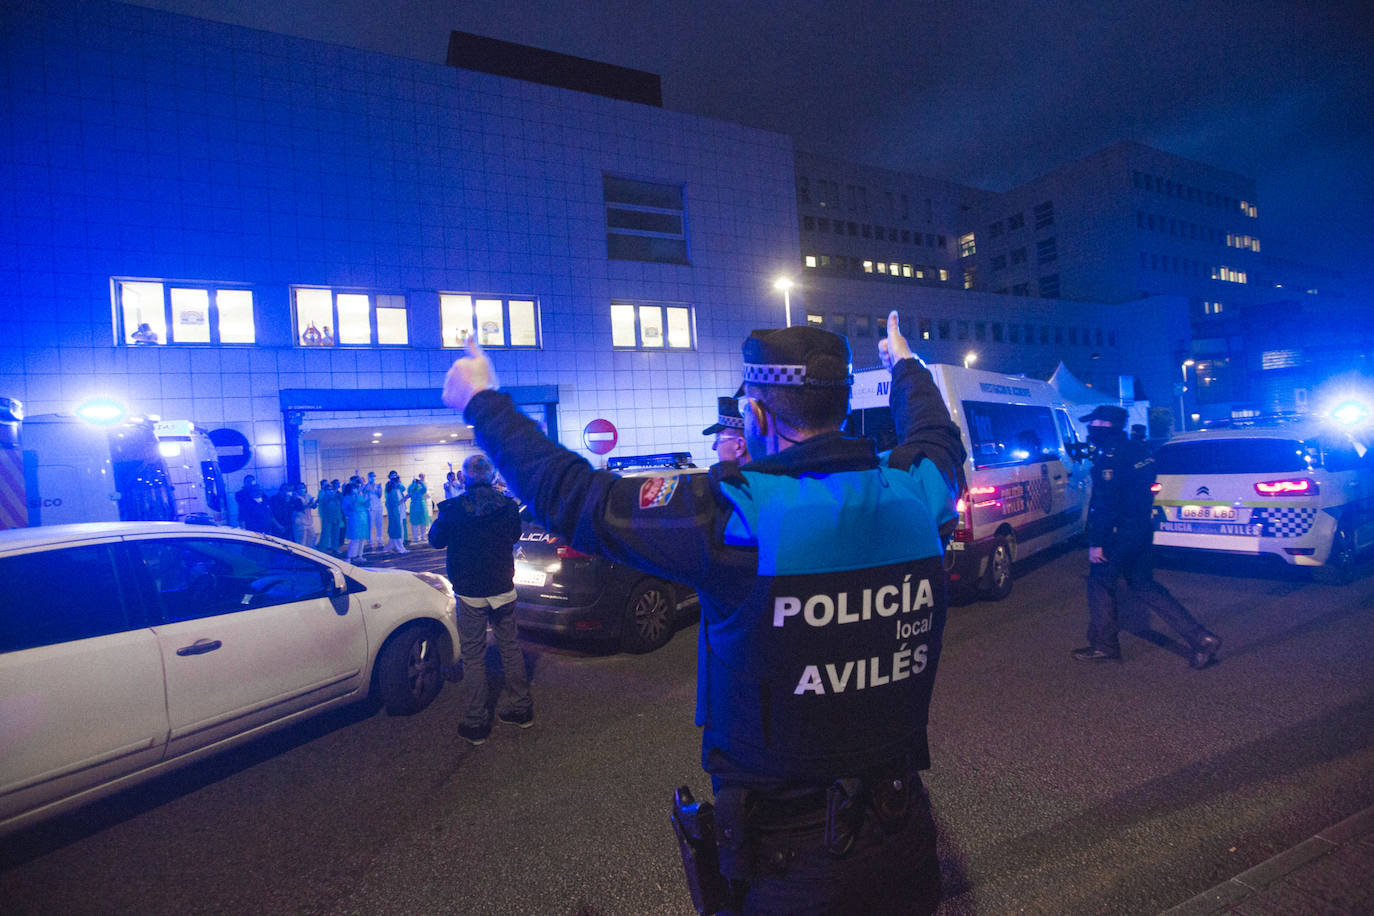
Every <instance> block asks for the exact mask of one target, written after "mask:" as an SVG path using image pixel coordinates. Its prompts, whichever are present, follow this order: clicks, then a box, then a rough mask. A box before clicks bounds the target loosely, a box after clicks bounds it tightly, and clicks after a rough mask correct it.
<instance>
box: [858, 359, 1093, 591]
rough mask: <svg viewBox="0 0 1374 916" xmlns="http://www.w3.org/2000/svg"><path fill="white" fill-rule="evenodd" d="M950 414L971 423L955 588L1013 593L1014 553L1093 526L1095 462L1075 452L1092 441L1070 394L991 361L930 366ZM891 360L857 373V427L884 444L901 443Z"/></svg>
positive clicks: (951, 554) (950, 564)
mask: <svg viewBox="0 0 1374 916" xmlns="http://www.w3.org/2000/svg"><path fill="white" fill-rule="evenodd" d="M929 369H930V372H931V375H933V376H934V377H935V384H936V386H937V387H938V388H939V389H940V393H941V394H942V395H943V396H944V399H945V404H946V405H947V406H948V407H949V412H950V415H951V416H952V417H953V418H954V422H955V423H956V424H957V425H958V426H959V429H960V430H961V431H962V432H963V439H964V448H965V449H966V450H967V451H968V458H967V460H966V461H965V462H964V468H963V477H964V480H963V481H962V482H961V483H962V485H963V492H962V493H961V494H960V498H959V504H958V509H959V522H958V526H957V527H956V528H955V530H954V536H953V538H952V539H951V540H950V542H949V544H948V545H947V546H948V550H947V551H946V553H945V567H946V569H947V570H948V571H949V578H950V588H951V589H952V590H953V591H955V592H956V593H960V592H962V593H965V594H968V593H972V592H979V593H981V594H983V595H986V596H988V597H991V598H999V599H1000V598H1005V597H1006V596H1007V595H1008V594H1010V593H1011V587H1012V563H1013V562H1014V561H1016V560H1018V559H1022V558H1025V557H1028V556H1030V555H1031V554H1034V553H1036V552H1038V551H1041V550H1044V549H1045V548H1047V547H1052V546H1054V545H1056V544H1060V543H1063V542H1064V541H1067V540H1069V539H1070V538H1072V537H1074V536H1075V535H1076V534H1078V533H1079V532H1080V531H1082V530H1083V523H1084V519H1085V517H1086V515H1087V507H1088V490H1089V485H1090V483H1091V475H1090V473H1089V471H1090V466H1089V465H1088V463H1087V462H1086V461H1083V460H1081V459H1076V458H1074V457H1073V452H1074V451H1076V448H1075V447H1076V446H1080V445H1082V442H1081V440H1080V438H1079V435H1078V432H1077V431H1076V429H1075V427H1074V424H1073V421H1072V417H1073V415H1074V413H1075V412H1076V411H1081V410H1082V409H1083V408H1082V407H1081V406H1078V405H1073V404H1070V403H1069V402H1067V401H1065V400H1064V399H1063V398H1062V397H1060V395H1059V393H1058V392H1057V391H1056V390H1055V389H1054V388H1053V387H1051V386H1050V384H1049V383H1048V382H1042V381H1040V380H1038V379H1030V378H1026V377H1024V376H1020V375H1003V374H1001V373H998V372H989V371H986V370H983V369H964V368H961V367H959V366H948V365H943V364H939V363H935V364H932V365H930V366H929ZM891 381H892V376H891V373H889V372H888V371H887V370H886V369H872V370H869V371H866V372H857V373H855V375H854V389H853V394H852V397H851V400H850V419H849V422H848V426H847V428H848V429H849V431H850V432H853V433H856V434H859V435H865V436H869V437H871V438H873V439H874V441H876V442H877V443H878V447H879V449H880V450H882V449H888V448H891V447H892V446H893V445H895V444H896V433H895V430H894V428H893V422H892V413H891V410H890V409H889V408H888V392H889V386H890V385H891Z"/></svg>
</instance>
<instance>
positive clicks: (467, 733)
mask: <svg viewBox="0 0 1374 916" xmlns="http://www.w3.org/2000/svg"><path fill="white" fill-rule="evenodd" d="M490 734H491V723H490V722H488V723H487V724H486V725H468V724H467V723H463V724H462V725H459V726H458V737H460V738H462V739H463V740H465V741H466V742H467V743H468V744H471V745H472V746H473V747H477V746H478V745H479V744H482V743H483V742H485V741H486V740H487V736H488V735H490Z"/></svg>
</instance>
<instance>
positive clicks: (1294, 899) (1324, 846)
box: [1160, 808, 1374, 916]
mask: <svg viewBox="0 0 1374 916" xmlns="http://www.w3.org/2000/svg"><path fill="white" fill-rule="evenodd" d="M1215 913H1235V914H1240V916H1301V914H1309V913H1310V914H1313V916H1316V914H1321V916H1369V914H1374V808H1366V809H1365V810H1363V811H1361V812H1359V813H1358V814H1355V815H1353V816H1351V817H1348V818H1346V819H1345V820H1343V821H1341V822H1340V823H1339V824H1337V825H1335V826H1334V827H1328V828H1327V829H1325V830H1323V831H1322V832H1321V833H1319V834H1317V835H1316V836H1314V837H1311V838H1310V839H1307V840H1304V841H1303V842H1301V843H1299V844H1298V845H1296V846H1294V847H1293V848H1292V849H1290V850H1288V851H1287V852H1281V853H1279V854H1278V855H1276V856H1274V857H1273V858H1272V859H1270V860H1269V861H1267V862H1261V863H1260V864H1259V865H1256V866H1255V867H1254V868H1252V869H1250V870H1249V871H1246V872H1242V873H1241V874H1239V875H1237V876H1236V877H1234V878H1232V879H1231V880H1230V881H1227V882H1226V883H1225V884H1218V885H1217V886H1216V887H1214V888H1212V889H1211V890H1209V891H1204V892H1203V893H1201V894H1198V895H1197V896H1196V897H1194V898H1193V899H1192V900H1188V901H1185V902H1183V903H1181V904H1179V905H1178V906H1176V907H1174V908H1173V909H1170V910H1166V911H1165V912H1164V913H1162V914H1160V916H1211V914H1215Z"/></svg>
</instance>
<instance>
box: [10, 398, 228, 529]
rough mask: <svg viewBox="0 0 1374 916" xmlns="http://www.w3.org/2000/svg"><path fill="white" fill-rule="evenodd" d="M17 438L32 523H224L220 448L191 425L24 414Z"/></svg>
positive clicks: (224, 505)
mask: <svg viewBox="0 0 1374 916" xmlns="http://www.w3.org/2000/svg"><path fill="white" fill-rule="evenodd" d="M19 435H20V439H21V442H22V451H23V462H24V485H25V490H26V502H27V505H28V522H29V524H30V525H61V524H75V523H80V522H106V521H109V522H113V521H179V520H182V519H185V518H189V517H192V516H196V517H199V518H202V519H204V520H208V521H224V520H225V510H226V508H227V506H226V503H225V497H224V480H223V478H222V477H221V476H220V471H219V462H218V460H217V459H216V457H215V447H214V445H213V444H212V443H211V442H210V439H209V436H208V435H206V433H205V431H204V430H202V429H200V428H199V427H196V426H195V425H194V424H192V423H190V422H189V421H153V420H148V419H143V418H136V419H130V420H127V421H124V422H121V423H118V424H115V425H113V426H96V425H92V424H91V423H88V422H86V421H84V420H82V419H80V418H78V417H75V416H71V415H67V414H41V415H38V416H30V417H25V418H24V420H23V423H22V426H21V428H20V432H19Z"/></svg>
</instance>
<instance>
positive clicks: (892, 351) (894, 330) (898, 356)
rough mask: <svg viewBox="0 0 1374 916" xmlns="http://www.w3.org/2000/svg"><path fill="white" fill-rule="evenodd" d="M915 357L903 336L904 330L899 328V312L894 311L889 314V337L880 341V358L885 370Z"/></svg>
mask: <svg viewBox="0 0 1374 916" xmlns="http://www.w3.org/2000/svg"><path fill="white" fill-rule="evenodd" d="M913 356H915V354H914V353H912V352H911V347H910V346H908V345H907V342H906V338H905V337H903V336H902V329H901V328H899V327H898V326H897V310H896V309H893V310H892V311H890V312H888V313H887V336H886V337H885V338H883V339H882V340H880V341H878V358H879V359H880V360H882V364H883V368H884V369H891V368H892V367H893V366H895V365H896V364H897V363H899V362H901V361H902V360H904V359H911V357H913Z"/></svg>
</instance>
